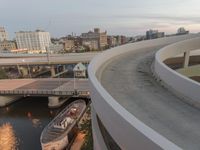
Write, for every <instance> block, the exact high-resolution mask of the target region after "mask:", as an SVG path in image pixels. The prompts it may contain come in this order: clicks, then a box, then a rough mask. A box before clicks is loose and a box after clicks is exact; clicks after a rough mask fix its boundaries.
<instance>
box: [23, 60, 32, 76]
mask: <svg viewBox="0 0 200 150" xmlns="http://www.w3.org/2000/svg"><path fill="white" fill-rule="evenodd" d="M22 62H25V60H24V59H22ZM27 68H28V74H29V77H30V78H32V77H31V70H30V67H29V64H28V62H27Z"/></svg>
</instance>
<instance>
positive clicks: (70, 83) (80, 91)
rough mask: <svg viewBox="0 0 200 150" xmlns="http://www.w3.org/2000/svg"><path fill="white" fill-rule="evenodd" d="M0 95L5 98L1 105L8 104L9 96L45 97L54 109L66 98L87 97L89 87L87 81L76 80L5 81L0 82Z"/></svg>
mask: <svg viewBox="0 0 200 150" xmlns="http://www.w3.org/2000/svg"><path fill="white" fill-rule="evenodd" d="M0 95H1V96H5V97H4V98H5V100H4V99H1V103H2V104H4V103H8V102H9V100H8V99H6V97H8V98H9V96H12V97H13V96H15V97H16V96H19V97H22V96H47V97H49V106H50V107H56V106H58V105H59V106H60V105H61V104H62V103H64V102H65V100H67V97H78V96H79V97H89V85H88V80H87V79H76V78H75V79H72V78H68V79H66V78H65V79H64V78H46V79H6V80H0ZM61 98H62V99H61ZM0 105H1V104H0Z"/></svg>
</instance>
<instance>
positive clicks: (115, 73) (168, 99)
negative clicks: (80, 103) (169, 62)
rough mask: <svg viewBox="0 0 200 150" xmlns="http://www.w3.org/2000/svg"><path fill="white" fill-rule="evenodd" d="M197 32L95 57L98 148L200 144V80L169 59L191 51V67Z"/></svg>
mask: <svg viewBox="0 0 200 150" xmlns="http://www.w3.org/2000/svg"><path fill="white" fill-rule="evenodd" d="M196 37H200V35H199V34H196V35H185V36H177V37H167V38H161V39H156V40H149V41H142V42H138V43H133V44H128V45H124V46H121V47H117V48H113V49H111V50H109V51H106V52H104V53H102V54H100V55H99V56H97V57H95V59H94V60H92V62H91V64H90V65H89V70H88V71H89V83H90V93H91V99H92V127H93V140H94V149H96V150H101V149H105V150H106V149H115V150H120V149H126V150H132V149H148V150H161V149H165V150H181V149H190V150H198V149H200V146H199V141H200V132H199V131H200V119H199V116H200V110H199V109H198V106H199V105H195V104H199V102H200V99H199V97H200V95H199V93H200V92H199V91H200V84H199V83H197V82H195V81H193V80H191V79H189V78H187V77H184V76H183V75H181V74H179V73H177V72H176V71H174V70H172V69H170V68H169V67H167V66H166V65H165V64H164V63H163V61H164V60H166V59H168V58H170V57H172V56H175V55H177V54H180V53H185V60H184V67H188V58H189V57H188V55H189V51H192V50H195V49H199V48H200V44H199V43H200V42H199V41H200V38H196ZM193 38H194V39H193ZM187 39H191V40H188V41H184V40H187ZM179 41H183V42H179ZM176 42H179V43H176ZM174 43H175V44H174ZM170 44H172V45H170ZM161 48H162V49H161ZM155 55H156V56H155ZM193 106H195V107H193ZM196 106H197V107H196Z"/></svg>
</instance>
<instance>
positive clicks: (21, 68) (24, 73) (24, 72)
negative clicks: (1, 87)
mask: <svg viewBox="0 0 200 150" xmlns="http://www.w3.org/2000/svg"><path fill="white" fill-rule="evenodd" d="M20 70H21V73H22V76H23V77H25V76H27V75H28V69H27V68H26V67H20Z"/></svg>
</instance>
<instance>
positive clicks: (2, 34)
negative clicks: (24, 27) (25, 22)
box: [0, 27, 8, 42]
mask: <svg viewBox="0 0 200 150" xmlns="http://www.w3.org/2000/svg"><path fill="white" fill-rule="evenodd" d="M5 40H8V33H7V32H6V31H5V29H4V27H0V42H1V41H5Z"/></svg>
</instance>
